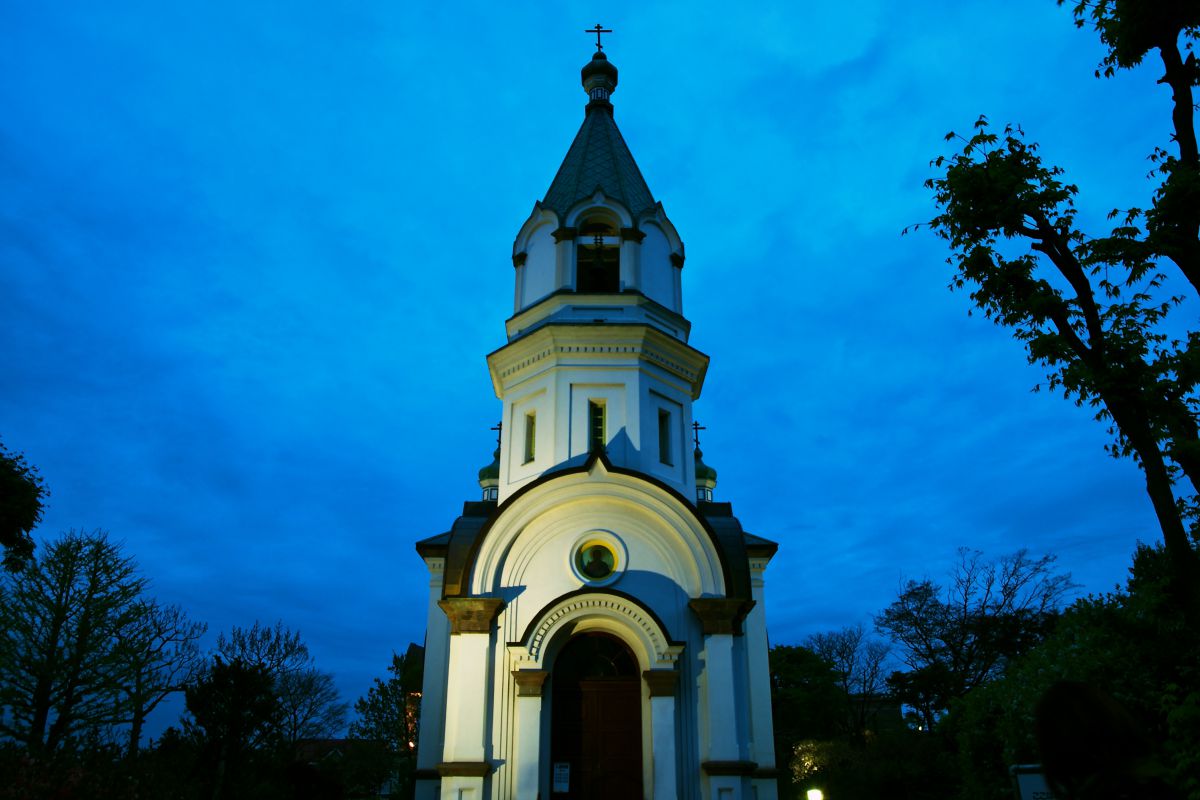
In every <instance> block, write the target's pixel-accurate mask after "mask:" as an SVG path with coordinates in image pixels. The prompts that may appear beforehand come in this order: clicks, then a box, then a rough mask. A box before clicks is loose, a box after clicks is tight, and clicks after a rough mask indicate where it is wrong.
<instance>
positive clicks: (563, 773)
mask: <svg viewBox="0 0 1200 800" xmlns="http://www.w3.org/2000/svg"><path fill="white" fill-rule="evenodd" d="M551 791H554V792H569V791H571V765H570V764H569V763H567V762H566V761H555V762H554V788H553V789H551Z"/></svg>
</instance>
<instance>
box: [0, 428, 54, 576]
mask: <svg viewBox="0 0 1200 800" xmlns="http://www.w3.org/2000/svg"><path fill="white" fill-rule="evenodd" d="M48 494H49V492H47V491H46V486H45V483H44V482H43V481H42V476H41V475H39V474H38V471H37V468H36V467H33V466H30V465H29V464H27V463H26V462H25V457H24V456H23V455H21V454H20V453H12V452H9V451H8V450H7V449H5V447H4V443H3V442H0V546H2V547H3V548H4V568H5V569H6V570H8V571H9V572H15V571H17V570H19V569H20V568H21V567H23V566H24V565H25V564H27V563H28V562H29V559H30V558H31V557H32V556H33V539H32V537H30V535H29V534H30V533H31V532H32V531H33V529H34V528H35V527H36V526H37V524H38V523H39V522H41V521H42V506H43V504H44V503H45V501H46V496H47V495H48Z"/></svg>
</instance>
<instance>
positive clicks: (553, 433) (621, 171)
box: [488, 49, 708, 502]
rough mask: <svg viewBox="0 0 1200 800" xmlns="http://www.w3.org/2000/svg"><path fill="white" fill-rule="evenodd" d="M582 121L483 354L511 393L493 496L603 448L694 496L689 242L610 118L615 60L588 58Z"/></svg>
mask: <svg viewBox="0 0 1200 800" xmlns="http://www.w3.org/2000/svg"><path fill="white" fill-rule="evenodd" d="M581 77H582V84H583V89H584V91H585V92H586V94H587V96H588V102H587V105H586V106H585V107H584V118H583V124H582V125H581V126H580V128H579V132H578V133H577V134H576V135H575V139H574V141H573V142H572V143H571V147H570V149H569V150H568V151H567V154H566V157H565V158H564V159H563V162H562V165H561V166H560V167H559V169H558V173H557V174H556V175H555V176H554V180H553V181H552V182H551V184H550V188H549V189H548V190H547V191H546V195H545V197H544V198H543V199H542V200H540V201H538V202H536V203H534V206H533V211H532V213H530V215H529V218H528V219H526V220H525V223H524V224H523V225H522V226H521V228H520V230H519V232H518V233H517V237H516V241H515V242H514V243H513V267H514V272H515V275H514V277H515V300H514V308H513V316H512V317H510V318H509V319H508V320H507V322H506V323H505V328H506V333H507V338H508V342H507V344H505V345H504V346H503V347H501V348H500V349H499V350H496V351H495V352H493V353H491V354H490V355H489V356H488V367H489V369H490V372H491V377H492V385H493V388H494V389H495V392H496V396H497V397H499V398H500V399H501V400H502V401H503V403H504V416H503V420H504V425H503V433H502V436H501V442H500V474H499V486H498V499H499V500H500V501H501V502H503V501H504V500H505V499H506V498H507V497H509V496H510V495H511V494H512V493H513V492H515V491H516V490H518V489H520V488H521V487H522V486H524V485H526V484H528V483H529V482H531V481H533V480H536V479H537V478H538V477H540V476H542V475H545V474H546V473H548V472H551V471H554V470H558V469H561V468H563V467H566V466H572V465H576V464H580V463H582V462H583V461H585V460H586V459H587V457H588V456H589V455H590V454H591V453H592V452H594V451H600V452H603V453H604V454H605V455H606V456H607V457H608V459H609V460H610V461H611V462H612V463H613V464H614V465H617V466H620V467H624V468H627V469H632V470H637V471H639V472H642V473H645V474H647V475H651V476H653V477H655V478H657V479H659V480H661V481H663V482H664V483H666V484H668V485H670V486H671V487H673V488H675V489H677V490H678V491H679V492H681V493H682V494H684V495H685V496H688V497H693V498H694V497H695V492H696V485H695V468H694V465H693V459H692V458H691V453H690V452H689V448H688V444H689V436H688V431H689V430H690V426H691V424H692V401H693V400H695V399H696V398H698V397H699V396H700V390H701V387H702V386H703V383H704V374H705V371H706V370H707V368H708V356H706V355H704V354H703V353H701V352H699V351H698V350H696V349H694V348H692V347H691V346H689V345H688V335H689V333H690V330H691V324H690V323H689V322H688V321H687V319H686V318H685V317H684V316H683V297H682V290H681V280H680V273H681V271H682V269H683V262H684V251H683V242H682V241H681V240H680V238H679V234H678V233H677V232H676V231H675V226H674V225H672V224H671V221H670V219H668V218H667V215H666V212H665V211H664V210H663V206H662V203H659V202H656V201H655V200H654V196H653V194H651V192H650V188H649V187H648V186H647V185H646V181H645V179H644V178H643V177H642V173H641V170H639V169H638V166H637V163H636V162H635V161H634V159H633V155H632V154H631V153H630V152H629V147H628V145H626V144H625V139H624V138H623V137H622V136H621V132H620V131H619V130H618V129H617V125H616V122H615V121H614V119H613V105H612V100H611V97H612V94H613V92H614V91H615V90H616V88H617V68H616V67H615V66H613V65H612V63H611V62H610V61H609V60H608V58H607V56H605V54H604V52H603V50H600V49H597V50H596V52H595V54H594V55H593V56H592V60H591V61H590V62H589V63H588V64H587V65H585V66H584V68H583V70H582V75H581Z"/></svg>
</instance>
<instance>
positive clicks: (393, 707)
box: [350, 644, 425, 756]
mask: <svg viewBox="0 0 1200 800" xmlns="http://www.w3.org/2000/svg"><path fill="white" fill-rule="evenodd" d="M424 666H425V648H423V647H421V646H420V645H417V644H410V645H409V646H408V649H407V650H406V651H405V652H404V655H402V656H401V655H396V654H395V653H393V654H392V663H391V664H390V665H389V666H388V669H387V671H388V674H389V677H388V678H387V680H386V681H384V680H380V679H379V678H376V679H375V682H374V685H373V686H372V687H371V688H370V689H368V690H367V693H366V695H364V696H363V697H360V698H359V699H358V700H357V701H356V702H355V703H354V712H355V714H357V715H358V719H356V720H355V721H354V722H353V723H352V724H351V725H350V735H351V736H352V737H354V738H356V739H367V740H371V741H376V742H382V743H384V745H385V746H386V747H387V749H388V751H389V752H390V753H393V754H396V755H406V756H413V755H415V754H416V752H417V732H418V722H419V721H420V719H421V678H422V675H423V674H424Z"/></svg>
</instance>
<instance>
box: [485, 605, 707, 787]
mask: <svg viewBox="0 0 1200 800" xmlns="http://www.w3.org/2000/svg"><path fill="white" fill-rule="evenodd" d="M590 632H599V633H607V634H609V635H611V636H613V637H615V638H617V639H619V640H620V641H621V642H623V643H624V644H625V645H626V646H627V647H628V648H629V649H630V651H631V652H632V653H633V655H634V657H635V658H636V659H637V662H638V668H639V669H640V670H641V672H642V677H643V683H642V685H643V689H644V691H642V692H641V703H642V776H643V777H642V786H643V792H644V795H645V797H647V798H652V797H653V798H658V797H673V796H674V795H675V787H676V770H677V763H676V742H675V725H676V723H675V697H676V691H675V688H674V687H675V680H676V676H677V675H678V672H677V671H676V669H675V662H676V661H677V660H678V659H679V656H680V654H681V653H682V652H683V648H684V645H683V643H682V642H677V641H674V640H672V639H671V637H670V635H669V634H668V632H667V630H666V628H665V627H664V626H663V625H662V623H661V622H660V621H659V620H658V618H657V617H656V616H655V615H654V614H653V613H652V612H651V611H650V610H649V609H647V608H646V607H645V606H643V605H642V604H641V603H639V602H638V601H637V600H635V599H634V598H632V597H629V596H626V595H624V594H621V593H617V592H613V591H583V592H577V593H573V594H570V595H566V596H564V597H561V598H559V599H558V600H556V601H555V602H553V603H551V604H550V605H548V606H547V607H546V608H545V609H543V610H542V611H541V613H539V614H538V615H537V617H536V618H535V619H534V621H533V622H532V623H531V624H530V625H529V627H528V628H527V629H526V631H525V635H524V636H523V637H522V640H521V641H520V642H510V643H509V645H508V650H509V654H510V656H511V657H512V661H513V663H514V664H515V665H516V669H514V670H513V676H514V679H516V681H517V683H518V686H520V685H521V684H522V683H523V680H522V678H523V676H522V675H521V674H520V673H525V675H528V676H534V675H540V676H542V679H543V680H544V679H545V677H546V676H551V680H553V678H552V673H553V668H554V660H555V657H556V656H557V655H558V652H559V651H561V649H562V648H563V646H564V645H565V644H566V643H567V642H568V641H569V640H570V639H571V638H573V637H574V636H576V635H578V634H581V633H590ZM538 683H539V691H537V692H536V695H535V694H534V693H532V692H521V691H519V692H518V694H519V695H521V696H520V697H519V698H518V700H519V701H523V702H522V703H521V708H520V711H519V714H520V717H521V719H520V728H521V729H522V730H537V731H538V732H539V734H538V741H537V742H536V743H534V742H530V741H525V742H523V743H522V745H521V746H520V749H519V755H518V758H519V760H520V762H521V763H520V764H519V766H518V776H519V777H518V790H519V791H520V789H522V788H524V790H525V791H526V792H528V791H529V790H531V789H533V790H534V791H536V792H539V793H540V794H541V796H542V797H550V796H551V793H550V788H551V786H550V773H549V758H550V733H551V731H550V726H551V716H552V715H551V709H550V704H549V702H543V698H548V695H549V692H545V691H542V690H541V686H540V681H539V682H538ZM534 787H536V789H535V788H534ZM531 796H532V795H531Z"/></svg>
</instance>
